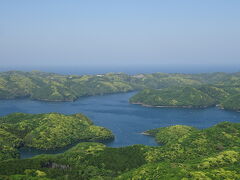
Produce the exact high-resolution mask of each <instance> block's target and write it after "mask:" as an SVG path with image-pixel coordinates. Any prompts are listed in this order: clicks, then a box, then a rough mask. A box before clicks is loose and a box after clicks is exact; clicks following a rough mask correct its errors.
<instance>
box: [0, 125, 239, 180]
mask: <svg viewBox="0 0 240 180" xmlns="http://www.w3.org/2000/svg"><path fill="white" fill-rule="evenodd" d="M239 132H240V124H239V123H229V122H223V123H220V124H217V125H215V126H213V127H211V128H207V129H204V130H198V129H195V128H192V127H188V126H182V125H177V126H170V127H164V128H158V129H154V130H149V131H147V132H146V133H148V134H150V135H152V136H155V138H156V139H157V141H158V142H161V143H164V144H163V145H162V146H156V147H150V146H143V145H133V146H128V147H120V148H111V147H106V146H105V145H103V144H101V143H93V142H85V143H79V144H77V145H76V146H74V147H73V148H71V149H69V150H68V151H66V152H64V153H62V154H57V155H39V156H35V157H33V158H30V159H22V160H16V159H15V160H14V159H12V160H7V161H2V162H0V174H2V176H3V177H5V178H6V179H7V178H8V179H10V178H12V177H14V176H17V177H18V176H19V177H31V178H40V176H41V178H49V179H104V180H105V179H106V180H107V179H124V180H125V179H126V180H128V179H129V180H145V179H148V180H155V179H176V180H178V179H182V180H187V179H193V180H196V179H209V180H210V179H213V180H218V179H236V180H237V179H239V178H240V164H239V162H240V148H239V147H240V133H239ZM0 177H1V176H0Z"/></svg>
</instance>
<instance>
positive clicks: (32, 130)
mask: <svg viewBox="0 0 240 180" xmlns="http://www.w3.org/2000/svg"><path fill="white" fill-rule="evenodd" d="M112 138H113V134H112V133H111V131H109V130H108V129H106V128H103V127H99V126H95V125H93V123H92V121H91V120H89V119H88V118H87V117H86V116H84V115H82V114H73V115H63V114H59V113H48V114H24V113H14V114H10V115H7V116H4V117H1V118H0V145H1V146H0V160H4V159H9V158H17V157H18V156H19V154H18V150H17V149H18V148H19V147H22V146H26V147H32V148H37V149H55V148H60V147H64V146H66V145H70V144H73V143H76V142H79V141H80V140H85V141H86V140H87V141H100V140H108V139H112Z"/></svg>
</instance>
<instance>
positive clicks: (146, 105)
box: [130, 102, 214, 109]
mask: <svg viewBox="0 0 240 180" xmlns="http://www.w3.org/2000/svg"><path fill="white" fill-rule="evenodd" d="M130 103H131V104H136V105H141V106H143V107H156V108H189V109H195V108H196V109H197V108H208V107H211V106H199V107H194V106H154V105H149V104H144V103H140V102H130ZM213 106H214V105H213Z"/></svg>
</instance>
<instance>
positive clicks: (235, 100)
mask: <svg viewBox="0 0 240 180" xmlns="http://www.w3.org/2000/svg"><path fill="white" fill-rule="evenodd" d="M221 106H222V107H223V108H224V109H229V110H235V111H240V93H239V94H236V95H232V96H230V97H229V98H227V99H226V100H225V101H223V102H222V104H221Z"/></svg>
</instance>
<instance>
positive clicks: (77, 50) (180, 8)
mask: <svg viewBox="0 0 240 180" xmlns="http://www.w3.org/2000/svg"><path fill="white" fill-rule="evenodd" d="M239 9H240V1H239V0H201V1H195V0H181V1H180V0H34V1H33V0H21V1H20V0H1V1H0V66H1V67H24V66H26V67H27V66H29V67H32V66H34V67H38V66H39V67H40V66H49V67H51V66H52V67H55V66H62V67H66V66H69V67H85V66H86V67H91V66H98V67H106V66H113V67H120V66H122V67H134V66H143V67H144V66H155V67H157V66H191V65H193V66H195V67H197V66H222V67H224V66H234V67H240V10H239Z"/></svg>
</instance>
